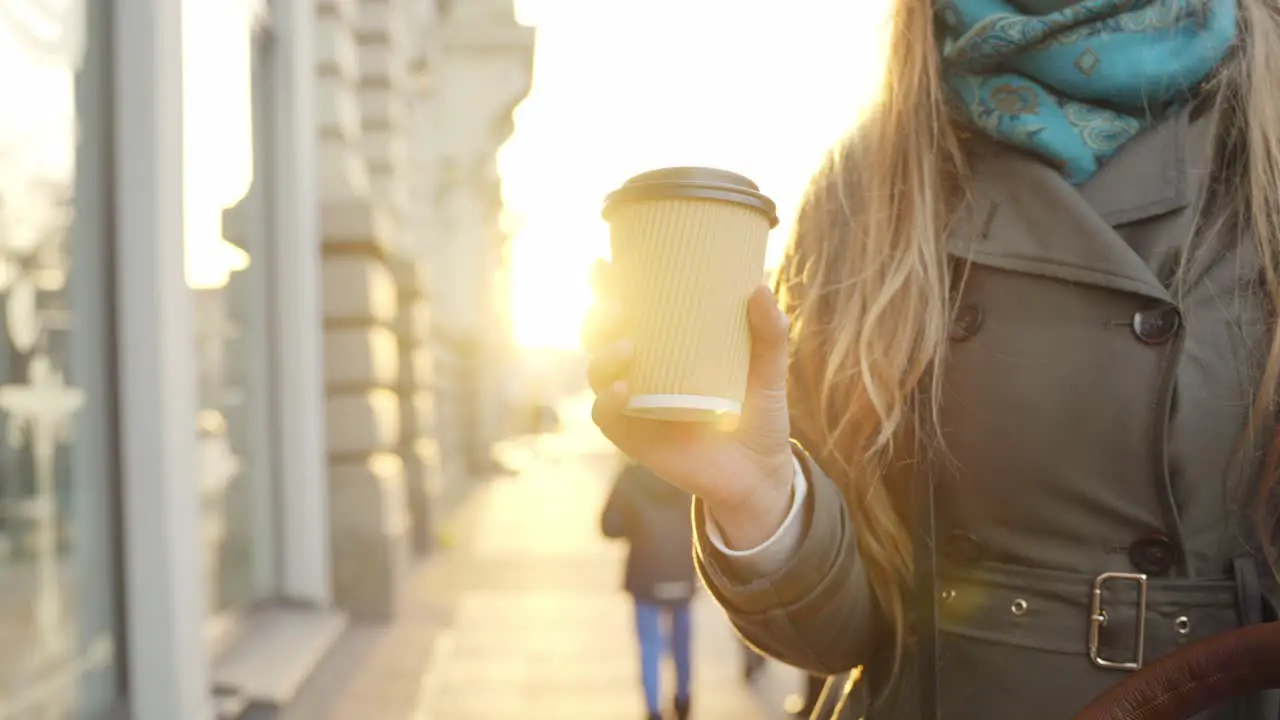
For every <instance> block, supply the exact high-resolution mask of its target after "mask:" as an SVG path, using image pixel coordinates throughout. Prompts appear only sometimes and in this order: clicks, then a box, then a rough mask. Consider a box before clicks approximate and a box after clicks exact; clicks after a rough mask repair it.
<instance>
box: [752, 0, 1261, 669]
mask: <svg viewBox="0 0 1280 720" xmlns="http://www.w3.org/2000/svg"><path fill="white" fill-rule="evenodd" d="M890 2H891V3H892V5H891V8H890V15H889V18H888V20H889V26H888V27H889V38H888V45H887V57H886V67H887V71H886V73H885V76H884V79H883V84H882V87H881V91H880V94H879V97H878V98H877V100H876V102H875V103H873V104H872V105H871V106H870V107H869V108H868V110H867V112H866V114H865V115H864V116H863V118H862V119H861V121H860V122H859V123H858V124H857V126H856V127H855V128H854V130H853V131H852V133H851V134H850V136H849V137H848V138H846V140H845V141H844V142H842V143H841V144H839V145H838V146H837V147H836V149H835V150H833V151H832V152H831V153H830V154H829V156H828V158H827V160H826V162H825V163H824V165H823V167H822V168H821V170H820V171H819V172H818V174H817V175H816V176H815V178H814V180H813V182H812V184H811V185H810V187H809V190H808V192H807V193H806V197H805V198H804V201H803V202H802V204H801V209H800V213H799V216H798V218H797V222H796V226H795V234H794V236H793V237H792V239H791V243H790V246H789V248H788V251H787V253H786V256H785V258H784V260H783V263H782V267H781V268H780V272H779V274H778V278H777V289H778V293H779V297H780V300H781V302H782V304H783V307H784V308H786V310H787V313H788V315H789V316H790V318H791V321H792V332H793V342H792V348H793V351H792V352H793V358H792V370H791V379H790V390H789V392H790V395H791V397H792V400H791V402H792V408H793V412H792V414H793V421H792V422H793V434H794V435H795V436H796V438H797V439H798V440H799V441H800V442H801V443H802V444H804V445H805V446H806V447H807V448H808V449H809V450H810V452H812V453H814V455H815V457H816V458H817V460H818V462H819V464H820V465H822V467H823V468H824V469H825V470H826V471H827V472H828V473H829V474H830V475H831V476H832V477H833V479H835V480H836V482H837V483H838V484H839V485H840V486H841V489H842V491H843V493H844V496H845V500H846V502H847V504H848V507H849V510H850V512H851V515H852V517H853V520H854V527H855V528H856V532H857V537H858V542H859V548H860V552H861V554H862V559H863V561H864V563H865V567H866V571H867V574H868V577H869V580H870V586H871V588H872V589H873V591H874V593H875V595H876V600H877V601H878V603H879V605H880V607H881V610H882V611H883V612H884V614H885V616H886V617H887V619H888V621H889V622H890V624H891V625H892V629H893V638H894V645H895V653H894V655H895V657H897V656H898V655H900V653H901V648H902V644H903V641H904V633H905V630H904V628H905V625H906V613H907V610H906V605H907V599H908V594H909V592H910V589H911V584H912V539H911V532H910V528H909V523H910V518H908V517H903V516H902V515H901V514H899V510H900V509H901V508H902V507H903V505H902V503H900V502H898V501H897V500H895V498H901V497H902V496H901V495H900V493H901V492H902V488H903V487H904V483H905V481H907V480H908V479H909V478H910V476H911V474H912V473H913V471H914V468H915V467H916V466H917V463H918V461H921V460H925V459H927V457H928V456H929V455H932V454H937V453H939V452H940V450H941V448H940V441H939V440H938V432H937V420H938V398H939V397H940V393H939V389H940V385H941V382H942V377H941V372H940V371H941V368H943V367H944V365H945V362H944V361H945V359H946V354H947V345H948V332H949V328H950V320H951V313H952V312H953V308H952V303H951V302H950V298H951V297H952V293H953V292H954V291H955V290H956V288H955V287H953V283H954V282H959V281H960V280H959V279H953V278H952V277H951V272H950V262H949V260H948V257H947V247H946V246H947V242H946V238H947V235H948V233H949V231H950V230H951V227H950V225H951V222H952V221H953V219H954V218H956V217H957V215H959V214H961V211H962V210H963V208H964V205H965V202H966V200H967V196H966V193H965V187H966V180H967V178H968V168H967V166H966V162H965V155H964V153H963V152H962V148H961V139H960V134H959V131H958V129H957V128H956V126H955V125H954V124H953V122H952V118H951V115H950V113H949V111H948V101H947V97H946V93H945V90H944V86H943V79H942V75H941V68H940V63H939V58H938V53H937V51H936V49H935V48H936V44H935V37H934V32H935V30H934V14H933V7H932V6H933V2H932V0H890ZM1239 5H1240V13H1239V25H1240V34H1239V47H1238V48H1237V51H1236V52H1235V53H1233V55H1232V57H1231V58H1230V59H1229V60H1228V61H1227V63H1226V65H1225V66H1224V67H1223V69H1222V70H1221V71H1220V72H1219V73H1218V74H1217V76H1216V80H1215V83H1216V87H1215V88H1213V95H1214V96H1215V97H1216V102H1217V103H1218V104H1219V106H1220V108H1219V109H1220V110H1222V111H1223V112H1220V113H1217V116H1218V117H1221V118H1227V119H1226V120H1224V121H1223V126H1222V127H1220V128H1219V129H1218V135H1219V136H1224V135H1225V136H1227V137H1230V139H1231V142H1230V143H1224V144H1226V145H1235V146H1237V147H1244V148H1247V152H1246V153H1245V154H1244V157H1243V158H1241V159H1240V160H1239V162H1238V163H1237V164H1236V165H1233V166H1232V167H1231V174H1230V177H1229V178H1228V180H1229V182H1230V183H1232V184H1233V185H1234V186H1235V187H1234V188H1233V189H1234V192H1226V193H1223V196H1224V197H1225V198H1226V200H1227V202H1230V203H1232V206H1231V207H1230V210H1231V211H1233V212H1234V217H1237V218H1240V219H1241V220H1242V221H1247V222H1248V223H1249V226H1250V229H1251V234H1252V236H1253V237H1254V238H1255V240H1256V242H1257V246H1258V253H1259V257H1260V259H1261V263H1262V270H1263V276H1264V277H1265V292H1266V294H1267V297H1268V298H1269V299H1270V302H1271V306H1272V307H1280V92H1276V90H1275V85H1274V78H1276V77H1280V0H1240V2H1239ZM1219 160H1220V161H1223V162H1225V159H1223V158H1220V159H1219ZM1278 376H1280V333H1273V334H1272V338H1271V344H1270V348H1269V355H1268V358H1267V361H1266V366H1265V372H1264V373H1263V376H1262V379H1261V385H1260V387H1259V388H1258V396H1257V402H1256V403H1255V407H1254V412H1253V417H1252V422H1251V429H1250V433H1249V434H1250V435H1252V434H1254V433H1256V432H1257V431H1258V430H1259V429H1260V428H1262V427H1265V426H1266V422H1264V420H1265V419H1266V418H1268V417H1270V414H1271V412H1272V411H1273V410H1274V409H1275V402H1274V398H1275V391H1276V385H1277V377H1278ZM1277 457H1280V453H1275V452H1273V453H1272V458H1273V460H1272V462H1270V463H1268V465H1269V471H1268V473H1267V474H1266V476H1265V477H1266V479H1265V480H1263V481H1262V482H1261V483H1260V488H1259V492H1260V494H1262V495H1261V496H1262V497H1266V496H1267V495H1266V493H1268V492H1269V490H1270V489H1271V488H1272V487H1273V486H1274V484H1275V481H1274V479H1273V478H1274V473H1272V472H1270V470H1271V469H1273V468H1274V466H1275V465H1276V462H1275V458H1277ZM1259 507H1260V508H1264V507H1265V504H1264V503H1259ZM1259 521H1260V527H1261V526H1262V523H1263V521H1264V517H1263V515H1262V513H1261V511H1260V514H1259ZM1268 555H1269V556H1271V557H1272V558H1273V559H1274V553H1273V552H1272V551H1268ZM895 666H896V663H895Z"/></svg>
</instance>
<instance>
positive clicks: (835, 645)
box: [694, 112, 1280, 720]
mask: <svg viewBox="0 0 1280 720" xmlns="http://www.w3.org/2000/svg"><path fill="white" fill-rule="evenodd" d="M1209 135H1210V130H1209V122H1208V120H1207V119H1195V120H1193V119H1192V118H1191V117H1190V115H1189V113H1185V112H1184V113H1183V114H1182V115H1180V116H1178V117H1177V118H1176V119H1170V120H1168V121H1165V122H1163V123H1161V124H1160V125H1158V126H1156V127H1154V128H1153V129H1151V130H1148V131H1147V132H1145V133H1144V134H1143V135H1141V136H1139V137H1138V138H1136V139H1135V140H1133V141H1132V142H1130V144H1129V145H1127V146H1126V147H1125V148H1124V149H1122V151H1121V152H1120V153H1119V154H1118V155H1117V156H1116V157H1115V158H1114V159H1113V160H1112V161H1111V162H1110V163H1108V165H1106V166H1105V167H1104V169H1103V170H1102V171H1101V173H1100V174H1099V175H1097V176H1096V177H1095V178H1093V179H1092V180H1090V181H1089V182H1088V183H1087V184H1086V185H1084V186H1083V187H1081V188H1076V187H1073V186H1071V185H1070V184H1068V183H1067V182H1066V181H1065V180H1064V179H1062V177H1061V176H1060V175H1059V174H1058V173H1057V172H1056V171H1055V170H1054V169H1052V168H1051V167H1049V166H1048V165H1046V164H1044V163H1042V162H1040V161H1038V160H1036V159H1034V158H1031V157H1029V156H1026V155H1023V154H1021V153H1019V152H1017V151H1014V150H1010V149H1004V148H998V147H995V146H993V145H992V144H990V143H985V142H984V143H983V144H981V145H980V146H978V145H975V150H974V152H973V159H972V165H973V172H974V185H973V188H972V192H973V195H974V202H972V203H971V204H970V207H969V210H968V211H967V212H966V213H965V215H964V221H963V222H961V223H959V228H958V229H957V230H956V231H955V233H954V237H953V239H952V252H953V254H954V255H955V257H956V259H957V260H958V262H959V264H960V265H962V266H964V267H965V270H967V279H966V281H965V282H964V284H963V290H962V292H961V293H960V294H959V297H958V301H957V305H956V313H955V320H954V326H953V328H952V333H951V343H952V347H951V348H950V357H949V361H948V365H947V367H946V368H945V374H944V386H945V388H944V397H943V404H942V408H943V415H942V433H943V436H944V440H945V443H946V448H947V450H948V452H949V453H950V455H951V457H952V458H953V459H954V463H951V464H948V465H947V466H945V467H943V468H941V469H939V470H938V475H937V477H938V528H939V530H938V533H939V534H938V541H939V542H938V545H939V558H938V563H939V585H940V587H939V597H940V602H939V610H940V621H939V628H940V632H939V643H940V647H941V657H942V660H941V665H940V677H941V682H940V685H941V691H940V701H941V706H942V716H943V718H944V719H945V720H952V719H955V720H961V719H969V718H973V719H978V718H982V719H983V720H987V719H998V720H1021V719H1023V718H1034V719H1035V720H1058V719H1065V718H1071V717H1072V716H1073V715H1074V714H1075V713H1076V712H1077V711H1078V710H1080V709H1081V708H1082V707H1083V706H1084V705H1085V704H1086V703H1087V702H1088V701H1089V700H1091V699H1092V698H1093V697H1095V696H1096V695H1098V694H1099V693H1101V692H1102V691H1104V690H1105V689H1106V688H1107V687H1109V686H1110V685H1112V684H1114V683H1115V682H1117V681H1118V680H1120V679H1122V678H1123V677H1125V675H1126V673H1129V672H1132V667H1133V666H1134V665H1136V664H1138V663H1139V658H1141V662H1143V663H1149V662H1150V661H1151V660H1153V659H1155V658H1158V657H1160V656H1162V655H1164V654H1166V653H1169V652H1171V651H1173V650H1175V649H1177V648H1178V647H1179V646H1181V645H1183V644H1185V643H1188V642H1192V641H1195V640H1198V639H1201V638H1204V637H1206V636H1208V635H1211V634H1214V633H1219V632H1223V631H1226V630H1229V629H1232V628H1235V627H1238V626H1240V625H1241V624H1244V623H1256V622H1260V621H1263V620H1265V619H1268V618H1269V617H1270V616H1271V613H1273V612H1274V604H1273V603H1272V602H1271V600H1270V599H1269V597H1268V596H1269V594H1270V593H1271V589H1270V587H1271V586H1270V584H1269V583H1270V580H1271V577H1270V570H1269V569H1268V568H1266V567H1265V565H1264V564H1262V563H1261V562H1260V561H1259V560H1258V556H1257V553H1256V552H1255V549H1256V540H1255V538H1256V537H1257V532H1256V530H1255V526H1254V524H1253V520H1252V515H1251V513H1252V511H1253V510H1254V508H1255V507H1256V502H1257V500H1256V489H1257V482H1258V477H1259V473H1260V468H1261V464H1262V459H1261V458H1262V454H1263V450H1261V448H1262V447H1263V445H1262V443H1261V442H1259V443H1258V444H1256V445H1255V446H1254V448H1253V449H1252V450H1247V451H1245V452H1243V453H1241V452H1239V443H1240V441H1241V439H1242V437H1243V433H1244V431H1245V426H1246V421H1247V416H1248V413H1249V409H1250V404H1251V402H1252V401H1253V395H1254V391H1255V388H1256V386H1257V383H1258V377H1259V375H1260V372H1261V367H1262V364H1263V360H1264V358H1265V355H1266V352H1267V346H1268V342H1269V337H1270V330H1269V324H1270V321H1269V317H1270V316H1269V312H1268V311H1267V310H1266V303H1265V301H1264V299H1263V297H1262V294H1261V292H1260V287H1261V286H1260V283H1261V279H1260V273H1259V266H1258V259H1257V253H1256V251H1255V250H1254V248H1253V243H1252V239H1251V237H1250V236H1249V234H1248V233H1245V232H1240V231H1238V230H1229V229H1223V230H1208V229H1203V227H1202V226H1201V227H1200V228H1197V227H1193V224H1194V217H1195V216H1196V214H1197V213H1196V212H1195V210H1194V206H1195V205H1196V204H1197V202H1196V201H1197V198H1198V197H1200V193H1201V192H1202V190H1204V188H1205V187H1206V185H1207V184H1208V183H1209V182H1210V179H1209V178H1210V174H1209V169H1208V165H1209V160H1208V157H1209V151H1210V149H1211V143H1212V139H1211V138H1210V137H1209ZM1189 238H1190V242H1188V239H1189ZM1184 254H1185V255H1186V257H1185V260H1186V264H1185V265H1186V270H1185V271H1184V272H1181V273H1179V272H1178V268H1179V266H1180V263H1181V261H1182V260H1183V259H1184V257H1183V256H1184ZM1175 278H1178V279H1177V280H1176V281H1175ZM801 456H802V457H801V459H802V461H803V463H802V464H803V465H804V467H805V470H806V477H807V480H808V482H809V484H810V488H811V491H810V492H809V493H808V495H807V500H806V508H805V513H804V514H803V520H804V523H805V528H804V539H803V541H802V542H801V544H800V546H799V549H798V550H797V551H796V553H795V554H794V555H793V556H792V557H791V559H790V561H789V562H788V563H787V564H786V566H785V567H783V568H782V569H781V570H780V571H779V572H777V573H776V574H773V575H771V576H769V577H742V576H741V575H739V574H738V573H737V572H735V568H734V567H732V566H731V562H730V559H728V558H725V557H723V556H720V555H718V554H717V552H716V551H715V549H714V548H713V546H712V544H711V543H710V542H709V540H708V538H707V537H706V535H705V532H704V530H705V522H704V521H705V518H704V517H703V513H702V508H701V505H700V504H696V505H695V523H694V524H695V527H696V528H697V529H698V532H699V537H698V548H699V550H698V556H699V557H698V560H699V569H700V572H701V573H702V576H703V578H704V579H705V581H706V583H707V585H708V587H709V589H710V591H711V592H712V594H713V595H714V596H715V597H716V598H717V599H718V601H719V602H720V603H721V604H722V605H723V606H724V608H725V609H726V610H727V612H728V614H729V617H730V618H731V619H732V621H733V623H734V624H735V625H736V627H737V628H738V629H739V631H740V632H741V633H742V635H743V636H744V637H745V638H746V639H747V640H749V641H750V642H751V643H753V644H754V645H756V646H757V647H759V648H760V649H762V650H764V651H766V652H768V653H769V654H772V655H774V656H776V657H777V658H779V659H781V660H783V661H784V662H787V663H789V664H792V665H796V666H799V667H802V668H806V669H809V670H812V671H816V672H821V673H825V674H838V673H842V672H845V671H848V670H849V669H850V668H852V667H855V666H864V667H865V671H866V674H865V675H864V679H863V681H862V682H861V683H860V684H859V685H860V686H861V690H862V694H863V695H865V696H866V697H864V698H863V700H864V701H866V702H867V703H869V705H867V706H864V707H858V708H856V709H850V710H849V712H848V714H844V715H842V717H849V718H858V717H860V716H861V715H862V713H864V712H865V716H866V718H867V720H915V718H916V717H917V715H916V713H917V712H918V711H917V710H916V708H915V703H914V702H913V701H914V698H915V696H916V694H915V691H914V679H915V675H914V674H913V671H912V669H911V667H912V664H913V658H912V653H911V651H910V645H909V646H908V649H907V654H906V657H905V659H904V662H905V663H906V666H905V667H904V668H903V670H902V671H901V672H900V673H899V675H898V676H897V679H896V680H895V681H894V682H892V683H890V682H889V681H888V674H889V673H888V667H889V665H890V662H889V659H888V647H887V646H888V644H889V643H890V642H891V641H890V640H889V637H888V633H887V626H886V624H885V623H884V621H883V619H882V617H881V616H880V613H879V610H878V608H877V606H876V603H875V600H874V598H873V594H872V592H871V590H870V588H869V587H868V585H867V580H866V576H865V574H864V571H863V568H862V566H861V562H860V560H859V556H858V546H857V543H856V539H855V535H854V532H853V527H852V523H851V520H850V518H849V514H848V512H847V511H846V509H845V506H844V505H843V503H842V501H841V496H840V494H839V491H838V490H837V488H836V486H835V485H834V483H833V482H832V481H831V480H830V479H828V477H827V476H826V474H824V472H823V470H822V469H821V468H820V467H818V465H817V464H816V463H814V462H813V461H812V460H811V459H810V458H808V457H807V456H805V455H804V454H803V453H801ZM1107 573H1120V574H1121V575H1118V576H1111V575H1106V574H1107ZM1139 576H1141V579H1138V577H1139ZM1095 586H1099V587H1101V589H1102V591H1103V592H1102V601H1101V603H1100V607H1098V608H1096V610H1097V611H1098V612H1097V613H1095V612H1094V610H1095V609H1094V608H1091V607H1090V599H1091V596H1092V591H1093V589H1094V587H1095ZM1140 589H1145V591H1146V611H1145V613H1140V612H1139V603H1138V600H1139V590H1140ZM1271 597H1274V596H1271ZM1094 614H1104V615H1105V616H1106V618H1107V622H1106V623H1105V624H1099V626H1098V627H1096V630H1097V636H1098V637H1097V642H1096V643H1091V642H1090V635H1091V632H1090V631H1091V620H1090V617H1091V615H1094ZM1139 636H1141V642H1139ZM868 698H870V699H868ZM856 699H857V698H851V699H850V703H849V706H850V708H853V706H854V700H856ZM1278 707H1280V706H1278V705H1277V700H1276V698H1275V697H1274V696H1272V695H1266V696H1255V697H1249V698H1243V699H1241V700H1240V701H1238V702H1236V703H1234V704H1232V705H1231V706H1230V707H1224V708H1220V709H1216V710H1214V711H1212V712H1209V713H1205V714H1203V715H1201V716H1200V717H1201V718H1202V719H1203V720H1208V719H1210V718H1212V719H1213V720H1225V719H1227V718H1232V719H1236V718H1243V719H1245V720H1255V719H1257V720H1262V719H1263V718H1265V720H1277V718H1280V710H1278Z"/></svg>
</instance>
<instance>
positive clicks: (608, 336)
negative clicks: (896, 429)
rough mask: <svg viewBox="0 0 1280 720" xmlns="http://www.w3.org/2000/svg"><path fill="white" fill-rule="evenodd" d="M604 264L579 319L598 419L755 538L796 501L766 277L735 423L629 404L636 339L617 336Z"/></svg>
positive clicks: (614, 437)
mask: <svg viewBox="0 0 1280 720" xmlns="http://www.w3.org/2000/svg"><path fill="white" fill-rule="evenodd" d="M608 273H609V265H608V264H607V263H599V264H598V265H597V267H596V272H595V274H594V278H593V280H594V285H595V287H596V297H597V298H598V302H597V304H596V305H595V306H594V307H593V308H592V310H591V313H590V314H589V315H588V317H587V320H586V323H585V325H584V327H583V344H584V345H585V346H586V348H587V350H588V351H589V352H591V362H590V365H589V366H588V370H587V375H588V379H589V380H590V383H591V389H592V390H593V391H594V392H595V394H596V402H595V406H594V408H593V409H592V417H593V419H594V420H595V423H596V425H597V426H599V428H600V430H601V431H603V432H604V434H605V435H606V436H607V437H608V438H609V439H610V440H611V441H613V443H614V444H615V445H617V446H618V449H620V450H621V451H622V452H624V453H626V454H627V455H628V456H630V457H631V458H632V459H634V460H635V461H636V462H638V463H640V464H641V465H644V466H645V467H647V468H649V469H650V470H652V471H653V472H654V473H655V474H656V475H658V476H659V477H661V478H663V479H664V480H666V481H667V482H670V483H672V484H674V485H677V486H679V487H681V488H683V489H684V490H685V491H687V492H689V493H691V494H693V495H696V496H698V497H699V498H701V499H702V500H703V502H704V503H705V504H706V507H707V509H708V510H709V511H710V512H711V514H712V515H713V516H714V517H715V520H716V524H717V526H719V528H720V530H721V532H722V534H723V535H724V538H725V541H726V542H727V543H728V544H729V545H730V546H732V547H734V548H737V549H747V548H751V547H755V546H756V545H759V544H760V543H762V542H764V541H765V540H767V539H768V538H769V537H770V536H772V535H773V533H774V532H775V531H776V530H777V529H778V527H779V526H780V525H781V523H782V520H783V519H784V518H785V517H786V514H787V511H788V509H789V508H790V505H791V483H792V481H793V473H794V464H793V461H792V458H791V449H790V433H791V427H790V421H789V419H788V415H787V337H788V328H787V318H786V316H785V315H784V314H783V313H782V311H781V310H780V309H779V308H778V303H777V301H776V300H775V299H774V296H773V293H771V292H770V291H769V289H768V288H767V287H765V286H763V285H762V286H761V287H759V288H757V289H756V291H755V293H753V294H752V296H751V299H750V302H749V305H748V308H747V316H748V319H749V321H750V327H751V364H750V370H749V371H748V374H747V394H746V398H745V401H744V402H743V405H742V417H741V419H740V421H739V422H738V423H737V425H736V427H734V428H732V429H725V428H716V427H712V426H710V425H708V424H704V423H691V422H671V421H661V420H649V419H644V418H636V417H631V416H629V415H626V414H624V413H623V410H624V409H625V408H626V406H627V399H628V396H629V391H628V388H627V385H626V381H625V378H626V376H627V369H628V367H629V364H630V361H631V355H632V349H633V348H632V344H631V341H630V339H628V338H624V337H621V336H620V332H621V329H620V328H619V327H618V320H617V318H618V311H617V305H616V301H615V297H614V295H613V294H612V292H611V290H612V287H611V285H612V284H611V283H610V282H609V279H608Z"/></svg>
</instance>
